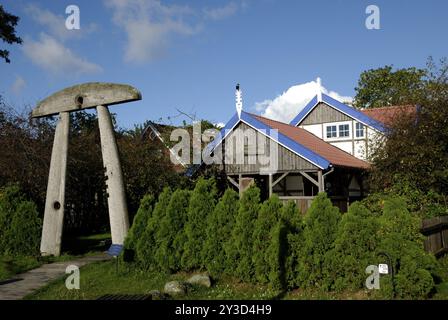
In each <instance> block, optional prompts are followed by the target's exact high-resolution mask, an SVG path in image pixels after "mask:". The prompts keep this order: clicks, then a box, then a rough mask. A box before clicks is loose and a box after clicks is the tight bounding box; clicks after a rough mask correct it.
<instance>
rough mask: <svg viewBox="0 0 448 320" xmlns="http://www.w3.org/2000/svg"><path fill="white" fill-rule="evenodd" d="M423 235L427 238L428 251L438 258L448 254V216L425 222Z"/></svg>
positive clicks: (426, 248)
mask: <svg viewBox="0 0 448 320" xmlns="http://www.w3.org/2000/svg"><path fill="white" fill-rule="evenodd" d="M421 233H422V234H423V235H425V236H426V239H425V250H426V251H428V252H432V253H434V255H435V256H436V257H438V256H441V255H443V254H444V253H447V252H448V216H443V217H436V218H431V219H425V220H423V222H422V228H421Z"/></svg>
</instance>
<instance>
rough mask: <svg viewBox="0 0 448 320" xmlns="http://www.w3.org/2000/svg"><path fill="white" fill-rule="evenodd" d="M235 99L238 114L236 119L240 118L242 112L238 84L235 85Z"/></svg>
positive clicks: (240, 93) (241, 94) (241, 96)
mask: <svg viewBox="0 0 448 320" xmlns="http://www.w3.org/2000/svg"><path fill="white" fill-rule="evenodd" d="M235 98H236V104H235V107H236V112H237V113H238V118H241V111H243V93H242V92H241V89H240V84H239V83H238V84H237V85H236V91H235Z"/></svg>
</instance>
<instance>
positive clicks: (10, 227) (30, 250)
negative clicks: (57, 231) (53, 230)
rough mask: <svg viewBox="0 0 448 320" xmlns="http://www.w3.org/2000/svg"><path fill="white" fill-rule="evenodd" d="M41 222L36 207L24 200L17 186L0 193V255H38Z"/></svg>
mask: <svg viewBox="0 0 448 320" xmlns="http://www.w3.org/2000/svg"><path fill="white" fill-rule="evenodd" d="M41 230H42V221H41V219H40V218H39V214H38V212H37V207H36V205H35V204H34V202H32V201H28V200H26V199H25V197H24V195H23V193H22V192H21V190H20V188H19V187H18V186H17V185H13V186H9V187H6V188H5V189H3V190H2V191H1V193H0V234H1V236H0V254H2V253H3V254H12V255H22V256H36V255H38V254H39V244H40V236H41Z"/></svg>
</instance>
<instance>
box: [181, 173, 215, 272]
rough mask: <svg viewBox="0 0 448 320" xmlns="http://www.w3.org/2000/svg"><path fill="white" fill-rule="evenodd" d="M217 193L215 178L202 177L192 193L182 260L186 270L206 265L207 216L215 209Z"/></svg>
mask: <svg viewBox="0 0 448 320" xmlns="http://www.w3.org/2000/svg"><path fill="white" fill-rule="evenodd" d="M217 193H218V190H217V188H216V182H215V179H214V178H210V179H204V178H200V179H199V180H198V181H197V183H196V186H195V188H194V190H193V192H192V194H191V198H190V203H189V207H188V219H187V223H186V225H185V233H186V236H187V238H186V240H187V241H186V242H185V244H184V252H183V255H182V261H181V263H182V266H183V267H184V268H185V269H186V270H192V269H196V268H202V267H204V259H203V250H204V249H203V246H204V243H205V241H206V239H207V234H206V229H207V217H208V215H210V214H211V213H212V212H213V210H214V209H215V205H216V198H217Z"/></svg>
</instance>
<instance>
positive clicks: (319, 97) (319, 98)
mask: <svg viewBox="0 0 448 320" xmlns="http://www.w3.org/2000/svg"><path fill="white" fill-rule="evenodd" d="M316 85H317V102H322V81H321V79H320V78H319V77H317V78H316Z"/></svg>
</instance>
